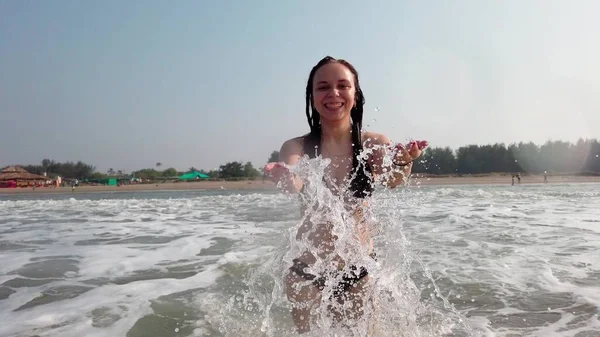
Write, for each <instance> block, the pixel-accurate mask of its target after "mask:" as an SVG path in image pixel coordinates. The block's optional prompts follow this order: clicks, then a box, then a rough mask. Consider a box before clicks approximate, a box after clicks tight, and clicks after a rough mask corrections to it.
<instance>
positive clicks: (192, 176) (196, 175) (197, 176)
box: [179, 171, 210, 180]
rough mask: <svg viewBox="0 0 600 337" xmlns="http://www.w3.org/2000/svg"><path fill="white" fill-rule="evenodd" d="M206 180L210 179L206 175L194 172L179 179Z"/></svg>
mask: <svg viewBox="0 0 600 337" xmlns="http://www.w3.org/2000/svg"><path fill="white" fill-rule="evenodd" d="M207 178H210V177H209V176H207V175H206V174H203V173H200V172H196V171H194V172H188V173H185V174H184V175H182V176H180V177H179V179H181V180H196V179H207Z"/></svg>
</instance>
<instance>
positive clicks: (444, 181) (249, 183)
mask: <svg viewBox="0 0 600 337" xmlns="http://www.w3.org/2000/svg"><path fill="white" fill-rule="evenodd" d="M543 181H544V177H543V176H536V175H534V176H523V177H521V185H531V184H543ZM561 183H600V176H567V175H565V176H548V184H547V185H553V184H561ZM510 184H511V176H510V175H490V176H477V177H473V176H470V177H468V176H467V177H464V176H463V177H427V176H421V175H415V176H414V177H413V178H411V181H410V183H409V186H411V187H414V186H449V185H510ZM515 185H519V184H518V183H517V181H516V179H515ZM195 190H212V191H215V190H255V191H269V190H272V191H276V190H277V187H276V186H275V184H274V183H273V182H271V181H268V180H264V181H263V180H239V181H196V182H176V183H157V184H134V185H123V186H119V187H117V186H79V187H75V191H72V190H71V187H38V188H36V189H32V188H2V189H0V196H2V195H4V196H7V195H14V194H69V193H70V194H77V193H95V192H97V193H102V192H117V193H118V192H138V191H139V192H142V191H195Z"/></svg>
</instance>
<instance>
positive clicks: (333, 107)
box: [323, 102, 344, 110]
mask: <svg viewBox="0 0 600 337" xmlns="http://www.w3.org/2000/svg"><path fill="white" fill-rule="evenodd" d="M323 105H324V106H325V107H326V108H327V109H329V110H336V109H339V108H341V107H342V106H344V103H342V102H337V103H325V104H323Z"/></svg>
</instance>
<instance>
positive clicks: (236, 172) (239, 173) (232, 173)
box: [219, 161, 244, 178]
mask: <svg viewBox="0 0 600 337" xmlns="http://www.w3.org/2000/svg"><path fill="white" fill-rule="evenodd" d="M219 177H221V178H242V177H244V167H243V165H242V163H240V162H237V161H234V162H228V163H226V164H225V165H221V166H220V167H219Z"/></svg>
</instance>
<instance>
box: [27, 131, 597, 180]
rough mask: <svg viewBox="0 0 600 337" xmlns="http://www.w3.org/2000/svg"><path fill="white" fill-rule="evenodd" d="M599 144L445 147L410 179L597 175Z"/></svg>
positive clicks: (72, 169)
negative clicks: (417, 176)
mask: <svg viewBox="0 0 600 337" xmlns="http://www.w3.org/2000/svg"><path fill="white" fill-rule="evenodd" d="M599 157H600V143H599V142H598V140H596V139H585V140H584V139H580V140H578V141H577V142H576V143H574V144H573V143H570V142H564V141H548V142H546V143H545V144H543V145H540V146H538V145H536V144H534V143H532V142H528V143H523V142H520V143H518V144H511V145H509V146H508V147H507V146H506V145H505V144H503V143H497V144H493V145H467V146H462V147H460V148H458V149H457V150H452V149H451V148H449V147H443V148H442V147H432V148H428V149H427V150H426V151H425V152H424V153H423V155H422V157H421V158H420V159H418V160H417V161H416V162H415V165H414V167H413V173H426V174H437V175H448V174H489V173H532V174H541V173H544V172H548V173H570V174H599V173H600V158H599ZM273 161H279V152H278V151H273V152H271V155H270V156H269V158H268V159H267V162H273ZM20 166H21V167H23V168H24V169H25V170H27V171H29V172H31V173H36V174H43V173H44V172H46V173H47V175H48V176H49V177H56V176H61V177H64V178H77V179H105V178H107V177H113V176H114V177H131V176H135V177H136V178H142V179H150V180H161V179H162V180H167V179H176V178H177V177H178V176H180V175H182V174H184V173H187V172H200V173H203V174H206V175H208V176H209V177H210V178H211V179H230V180H235V179H256V178H259V177H263V176H264V173H263V172H262V166H261V168H260V169H257V168H255V167H254V166H253V165H252V163H251V162H245V163H244V162H241V161H232V162H227V163H225V164H223V165H220V166H219V168H218V169H215V170H210V171H205V170H201V169H196V168H195V167H190V168H189V169H188V170H187V171H185V172H182V171H178V170H176V169H175V168H172V167H170V168H167V169H163V170H161V166H162V163H160V162H158V163H156V167H155V168H145V169H141V170H137V171H134V172H131V174H127V173H125V172H123V171H121V170H114V169H112V168H110V169H109V170H108V171H107V172H106V173H102V172H98V171H96V168H95V166H93V165H89V164H86V163H83V162H81V161H78V162H65V163H59V162H56V161H54V160H50V159H44V160H42V162H41V164H40V165H20Z"/></svg>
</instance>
